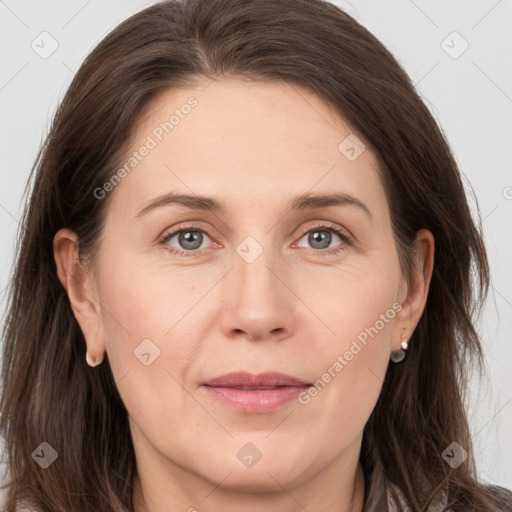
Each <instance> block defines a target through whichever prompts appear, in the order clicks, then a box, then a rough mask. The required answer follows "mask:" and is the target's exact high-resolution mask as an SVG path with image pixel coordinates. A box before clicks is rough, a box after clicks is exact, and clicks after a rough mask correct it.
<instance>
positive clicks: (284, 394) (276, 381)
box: [201, 372, 311, 413]
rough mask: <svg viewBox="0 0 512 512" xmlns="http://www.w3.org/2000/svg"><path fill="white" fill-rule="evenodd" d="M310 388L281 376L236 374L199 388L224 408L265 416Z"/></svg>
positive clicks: (223, 376)
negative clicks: (264, 414) (263, 414)
mask: <svg viewBox="0 0 512 512" xmlns="http://www.w3.org/2000/svg"><path fill="white" fill-rule="evenodd" d="M310 385H311V384H310V383H307V382H306V381H304V380H301V379H298V378H295V377H291V376H289V375H285V374H282V373H275V372H274V373H262V374H259V375H252V374H250V373H246V372H236V373H229V374H226V375H222V376H220V377H216V378H214V379H211V380H209V381H207V382H203V383H202V384H201V388H202V389H203V390H204V392H205V393H206V394H207V395H208V396H209V397H210V398H211V399H213V400H215V401H216V402H219V403H221V404H222V405H224V406H227V407H230V408H233V409H236V410H238V411H242V412H246V413H268V412H273V411H275V410H277V409H280V408H281V407H283V406H285V405H286V404H288V403H290V402H291V401H292V400H293V399H295V398H297V396H298V395H299V394H300V393H302V392H303V391H305V390H307V388H308V387H309V386H310Z"/></svg>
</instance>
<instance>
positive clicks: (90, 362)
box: [85, 351, 103, 368]
mask: <svg viewBox="0 0 512 512" xmlns="http://www.w3.org/2000/svg"><path fill="white" fill-rule="evenodd" d="M85 360H86V361H87V364H88V365H89V366H92V367H93V368H94V367H95V366H98V365H100V364H101V363H102V362H103V358H101V360H99V361H96V358H95V357H92V356H91V355H90V354H89V352H88V351H87V352H86V353H85Z"/></svg>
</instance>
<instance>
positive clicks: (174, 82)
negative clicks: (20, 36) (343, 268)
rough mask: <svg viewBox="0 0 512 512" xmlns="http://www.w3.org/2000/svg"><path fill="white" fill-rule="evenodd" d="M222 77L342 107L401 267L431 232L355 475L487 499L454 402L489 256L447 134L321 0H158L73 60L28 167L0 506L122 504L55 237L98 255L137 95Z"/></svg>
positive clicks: (7, 338) (384, 56)
mask: <svg viewBox="0 0 512 512" xmlns="http://www.w3.org/2000/svg"><path fill="white" fill-rule="evenodd" d="M222 77H237V78H241V79H247V80H255V81H285V82H288V83H290V84H294V85H297V86H299V87H303V88H305V89H307V90H309V91H312V92H314V93H315V94H317V95H318V96H319V97H320V98H321V99H323V100H324V101H325V102H326V103H328V104H329V105H331V106H332V108H334V109H335V111H336V112H338V113H339V114H340V115H342V116H344V118H345V119H347V120H348V122H349V123H350V124H351V127H352V128H353V130H354V133H356V134H357V136H358V137H359V138H360V139H362V140H363V141H364V142H365V143H366V144H367V145H368V147H370V148H371V149H372V150H373V151H374V152H375V154H376V155H377V157H378V160H379V163H380V168H379V172H380V173H381V175H382V180H383V184H384V187H385V190H386V194H387V197H388V200H389V204H390V213H391V219H392V224H393V231H394V236H395V240H396V244H397V248H398V250H399V255H400V263H401V266H402V269H403V272H404V275H406V276H410V272H411V265H412V257H413V252H412V242H413V240H414V237H415V234H416V232H417V231H418V230H419V229H421V228H426V229H429V230H430V231H431V232H432V233H433V235H434V237H435V241H436V255H435V264H434V270H433V275H432V281H431V285H430V292H429V296H428V300H427V304H426V308H425V311H424V313H423V315H422V317H421V319H420V322H419V324H418V326H417V328H416V330H415V332H414V333H413V335H412V339H411V345H410V348H409V351H408V352H409V354H408V358H407V360H406V361H404V363H403V364H397V365H393V364H391V365H390V367H389V368H388V371H387V374H386V378H385V382H384V384H383V388H382V392H381V395H380V397H379V399H378V402H377V404H376V407H375V409H374V411H373V412H372V414H371V416H370V419H369V421H368V423H367V424H366V426H365V430H364V437H363V445H362V451H361V462H362V464H363V469H364V472H365V477H366V478H367V479H368V478H369V477H370V474H371V472H372V468H373V467H374V465H375V464H376V461H378V460H381V461H382V464H383V467H384V470H385V473H386V477H387V478H388V479H389V480H390V481H391V482H393V483H394V484H396V485H397V486H398V487H399V488H400V489H401V490H402V491H403V493H404V495H405V497H406V499H407V501H408V502H409V506H410V508H411V510H413V511H421V510H426V508H427V504H428V502H429V499H430V498H431V497H432V496H433V495H435V494H436V493H437V492H438V491H439V490H440V489H444V490H445V491H446V493H447V496H448V503H449V505H450V506H451V507H452V509H453V510H454V511H465V512H468V511H478V512H483V511H490V510H494V509H493V508H492V507H493V505H492V503H491V501H490V497H489V492H488V490H487V489H486V487H485V486H484V485H482V484H480V483H479V482H478V479H477V475H476V470H475V461H474V457H473V452H472V449H471V439H470V433H469V428H468V423H467V418H466V413H465V407H464V400H465V396H464V394H465V391H466V387H467V376H468V368H469V367H468V365H469V364H470V363H475V362H477V363H478V368H479V370H480V373H482V348H481V345H480V341H479V338H478V335H477V332H476V331H475V328H474V324H473V322H474V317H475V315H477V314H478V313H479V312H480V306H481V303H482V302H483V299H484V298H485V296H486V294H487V291H488V285H489V269H488V263H487V258H486V252H485V248H484V245H483V241H482V237H481V230H480V227H479V226H476V225H475V222H474V220H473V219H472V216H471V213H470V209H469V207H468V203H467V199H466V195H465V191H464V187H463V183H462V180H461V175H460V173H459V170H458V168H457V164H456V162H455V159H454V157H453V155H452V153H451V151H450V148H449V147H448V144H447V142H446V140H445V138H444V136H443V134H442V132H441V130H440V128H439V127H438V125H437V124H436V122H435V120H434V119H433V117H432V115H431V114H430V113H429V111H428V109H427V107H426V106H425V104H424V103H423V102H422V101H421V99H420V97H419V95H418V94H417V93H416V91H415V89H414V87H413V85H412V83H411V81H410V79H409V78H408V76H407V75H406V73H405V72H404V70H403V69H402V68H401V66H400V65H399V64H398V63H397V61H396V60H395V59H394V57H393V56H392V55H391V54H390V53H389V52H388V51H387V50H386V49H385V47H384V46H383V45H382V44H381V43H380V42H379V41H378V40H377V39H376V38H375V37H374V36H373V35H372V34H370V33H369V32H368V31H367V30H366V29H365V28H364V27H362V26H361V25H360V24H359V23H357V22H356V21H355V20H354V19H352V18H351V17H350V16H349V15H347V14H346V13H344V12H343V11H341V10H340V9H338V8H337V7H335V6H334V5H332V4H330V3H328V2H324V1H322V0H293V1H289V2H287V1H285V0H253V1H249V0H187V1H177V0H170V1H165V2H161V3H158V4H156V5H153V6H151V7H149V8H147V9H145V10H143V11H141V12H139V13H137V14H135V15H134V16H132V17H131V18H129V19H127V20H126V21H124V22H123V23H121V24H120V25H119V26H118V27H117V28H116V29H115V30H113V31H112V32H111V33H110V34H109V35H108V36H107V37H105V39H104V40H103V41H102V42H101V43H100V44H99V45H98V46H97V47H96V48H95V49H94V50H93V51H92V53H91V54H90V55H89V56H88V57H87V58H86V60H85V61H84V63H83V65H82V66H81V68H80V69H79V71H78V73H77V74H76V76H75V77H74V79H73V81H72V83H71V85H70V87H69V89H68V91H67V93H66V95H65V97H64V99H63V100H62V102H61V104H60V106H59V108H58V110H57V112H56V115H55V118H54V120H53V123H52V126H51V130H50V132H49V134H48V137H47V139H46V141H45V143H44V145H43V146H42V147H41V148H40V151H39V153H38V156H37V159H36V162H35V165H34V168H33V169H32V173H31V181H32V180H33V188H32V191H31V194H30V196H28V189H27V190H26V193H27V198H26V204H25V211H24V215H23V219H22V228H21V231H20V237H19V240H18V245H17V247H16V250H17V261H16V267H15V271H14V274H13V278H12V282H11V285H10V288H9V300H8V310H7V317H6V318H7V322H6V325H5V329H4V346H5V348H4V357H3V368H2V371H3V394H2V398H1V420H0V433H1V434H2V435H3V436H4V438H5V442H6V452H7V454H8V457H9V460H8V464H9V468H10V472H11V478H12V484H11V486H10V489H9V494H8V510H9V511H11V510H13V509H14V506H15V502H16V501H17V500H22V499H25V500H28V503H32V504H33V505H36V506H39V507H40V508H41V509H42V510H51V511H52V512H69V511H70V510H80V511H83V512H88V511H91V512H93V511H94V512H97V511H107V510H108V511H110V510H115V511H119V512H120V511H131V510H133V502H132V499H133V496H132V493H133V483H134V477H135V476H136V461H135V455H134V450H133V445H132V441H131V436H130V429H129V426H128V420H127V411H126V409H125V407H124V404H123V402H122V401H121V398H120V396H119V394H118V391H117V388H116V383H115V382H114V378H113V375H112V372H111V369H110V366H109V364H108V358H106V362H105V363H104V364H102V365H101V366H99V367H98V368H96V369H94V370H92V369H91V368H90V367H89V366H87V364H86V361H85V349H86V345H85V340H84V337H83V334H82V332H81V330H80V328H79V326H78V323H77V322H76V320H75V318H74V316H73V313H72V310H71V307H70V304H69V300H68V297H67V294H66V292H65V290H64V288H63V287H62V286H61V284H60V282H59V279H58V278H57V274H56V265H55V261H54V255H53V244H52V241H53V237H54V235H55V233H56V232H57V231H58V230H59V229H60V228H62V227H67V228H70V229H72V230H73V231H75V232H76V233H77V235H78V237H79V243H80V254H81V256H83V258H84V261H86V262H88V264H89V265H90V266H91V268H93V263H94V261H95V260H94V255H95V254H96V251H97V250H98V247H99V245H100V237H101V233H102V226H103V222H104V220H105V215H106V211H107V210H106V208H107V207H108V204H109V201H108V199H109V198H108V197H107V198H106V199H105V200H97V199H96V197H95V195H94V190H95V189H96V188H97V187H101V186H102V184H104V183H105V182H107V181H108V179H109V178H110V177H111V176H112V175H113V174H114V172H115V170H116V169H117V166H118V165H119V164H120V162H121V161H122V155H123V152H124V151H125V150H126V148H127V147H128V145H129V143H130V141H131V140H132V136H133V131H134V127H136V125H137V121H138V119H139V118H140V115H141V113H142V112H143V109H144V108H145V107H146V106H147V105H148V103H149V102H150V100H152V99H154V98H155V97H156V96H157V95H158V94H160V93H162V92H164V91H165V90H169V89H171V88H173V87H182V86H187V85H192V84H194V83H195V81H197V80H200V79H202V80H204V79H219V78H220V79H221V78H222ZM473 277H474V278H475V281H476V282H472V278H473ZM43 441H45V442H48V443H49V444H50V445H51V446H53V447H56V448H57V451H58V462H57V463H54V464H52V465H51V466H50V467H48V468H47V469H46V470H44V471H41V469H40V468H39V466H38V465H37V464H36V463H35V462H34V460H32V458H31V457H30V455H31V454H32V452H33V451H34V450H35V449H36V447H38V446H39V445H40V443H41V442H43ZM453 441H457V442H458V443H459V444H460V445H461V446H462V447H464V448H465V450H466V451H467V452H468V454H469V457H468V459H467V460H466V461H465V462H464V463H463V464H462V465H461V466H459V467H458V468H457V469H451V467H450V466H449V465H448V464H447V463H446V462H445V461H444V460H443V458H442V455H441V454H442V452H443V450H444V449H445V448H447V447H448V446H449V445H450V444H451V443H452V442H453ZM367 482H368V480H367ZM376 484H377V486H378V489H380V490H382V488H381V487H379V486H382V485H384V484H383V482H382V481H381V482H376ZM379 492H380V491H379ZM368 499H371V497H369V498H368Z"/></svg>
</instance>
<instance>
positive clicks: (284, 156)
mask: <svg viewBox="0 0 512 512" xmlns="http://www.w3.org/2000/svg"><path fill="white" fill-rule="evenodd" d="M354 140H356V141H357V140H358V139H357V138H356V139H354V134H353V132H352V129H351V127H350V126H349V125H348V124H347V123H346V121H345V120H344V119H343V117H342V116H340V115H338V114H335V113H334V112H333V110H332V109H331V108H330V107H329V105H328V104H326V103H325V102H323V101H322V100H321V99H320V98H318V97H317V96H316V95H314V94H313V93H311V92H309V91H307V90H304V89H302V88H299V87H297V86H296V85H290V84H287V83H284V82H248V81H242V80H234V79H231V80H222V81H211V82H201V83H198V84H197V85H195V86H191V87H187V88H182V89H171V90H167V91H165V92H164V93H161V94H160V95H159V96H158V97H156V98H155V99H154V100H153V101H152V102H151V103H150V104H149V105H148V106H147V108H146V109H145V111H144V114H143V115H142V116H141V118H140V119H139V122H138V124H137V126H136V131H135V137H134V140H133V142H132V144H131V147H130V149H129V151H128V152H127V153H126V155H125V161H124V162H123V164H127V168H129V169H130V170H129V172H127V173H126V178H124V179H123V180H122V183H120V185H119V186H118V187H116V188H117V189H122V191H121V190H116V195H118V194H120V193H121V194H122V195H123V198H124V200H123V205H124V208H125V209H126V210H128V209H130V208H131V206H133V205H135V204H136V205H137V206H138V205H140V204H143V203H144V201H146V200H148V199H150V198H151V197H155V196H156V195H159V194H162V193H163V192H165V191H167V192H170V191H179V192H181V193H187V194H194V193H195V194H200V195H208V196H219V194H220V195H222V196H224V197H228V198H229V199H227V201H226V203H228V204H229V202H230V200H231V201H232V203H233V204H237V205H238V207H240V208H241V207H244V206H245V207H248V206H249V205H250V204H251V203H252V202H254V203H255V204H257V203H259V204H269V202H270V201H278V200H280V199H282V200H283V201H284V200H287V199H288V198H289V197H291V196H294V195H297V194H301V193H304V192H307V191H311V192H326V191H332V190H334V189H336V191H343V192H347V193H352V194H354V195H359V197H365V198H366V199H367V200H368V201H371V202H375V201H381V202H382V200H384V202H385V197H384V191H383V189H382V187H381V186H380V179H379V176H378V172H377V168H378V167H377V161H376V158H375V156H374V155H373V153H372V152H371V151H370V149H369V148H368V147H366V149H365V150H364V151H362V152H360V151H361V149H360V147H358V146H357V145H356V146H355V150H356V151H357V153H360V154H359V155H357V154H356V156H357V158H355V159H354V158H351V157H353V154H354V152H353V151H352V153H351V154H350V153H348V154H347V152H346V149H347V147H348V146H350V145H351V144H352V145H353V141H354ZM347 145H348V146H347ZM349 149H350V148H349ZM349 157H350V158H349ZM269 192H272V194H271V195H269ZM284 196H286V197H284ZM126 213H127V214H128V211H126ZM129 213H130V214H131V213H133V210H132V211H130V212H129ZM134 215H135V214H134ZM132 216H133V215H132Z"/></svg>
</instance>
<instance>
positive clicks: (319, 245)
mask: <svg viewBox="0 0 512 512" xmlns="http://www.w3.org/2000/svg"><path fill="white" fill-rule="evenodd" d="M333 233H334V235H335V237H338V238H340V239H341V241H342V243H341V244H339V245H338V246H336V248H334V249H332V250H329V251H328V250H327V249H331V247H330V244H331V242H332V241H333V236H332V235H333ZM304 238H306V241H307V243H309V244H310V245H311V247H312V248H313V249H314V250H316V251H321V252H327V253H328V254H336V253H338V252H340V251H343V250H345V245H346V244H347V243H349V242H350V235H349V234H348V233H345V232H344V231H342V230H341V229H340V228H338V227H337V226H335V225H332V224H330V225H325V224H322V225H319V226H315V227H314V228H313V229H311V228H309V229H308V228H306V229H305V230H303V231H302V236H301V239H300V240H299V243H300V241H301V240H302V239H304Z"/></svg>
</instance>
